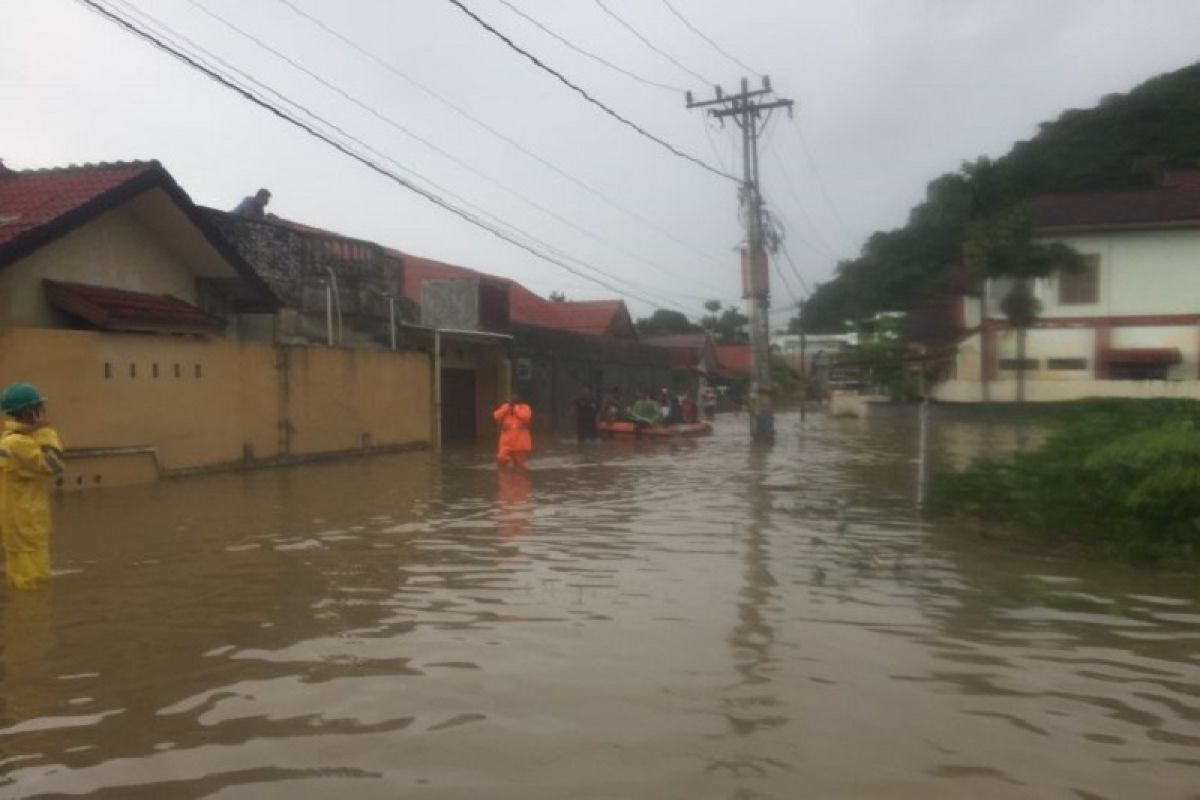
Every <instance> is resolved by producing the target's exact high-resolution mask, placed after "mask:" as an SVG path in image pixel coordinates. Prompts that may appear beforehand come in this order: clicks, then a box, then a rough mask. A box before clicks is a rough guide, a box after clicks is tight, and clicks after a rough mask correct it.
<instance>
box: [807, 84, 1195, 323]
mask: <svg viewBox="0 0 1200 800" xmlns="http://www.w3.org/2000/svg"><path fill="white" fill-rule="evenodd" d="M1197 165H1200V62H1198V63H1196V64H1193V65H1191V66H1189V67H1186V68H1184V69H1181V70H1179V71H1177V72H1171V73H1167V74H1165V75H1160V76H1158V77H1156V78H1153V79H1151V80H1149V81H1146V82H1145V83H1143V84H1142V85H1141V86H1138V87H1137V88H1136V89H1134V90H1132V91H1130V92H1128V93H1127V94H1112V95H1108V96H1106V97H1105V98H1104V99H1103V100H1101V101H1100V104H1099V105H1098V106H1096V107H1095V108H1090V109H1086V110H1078V109H1072V110H1068V111H1064V112H1063V113H1062V114H1061V115H1060V116H1059V118H1058V119H1057V120H1055V121H1053V122H1047V123H1043V124H1042V125H1041V126H1040V128H1039V131H1038V133H1037V135H1036V136H1034V137H1033V138H1032V139H1030V140H1029V141H1025V142H1018V143H1017V144H1016V145H1015V146H1014V147H1013V149H1012V150H1011V151H1010V152H1009V153H1008V154H1007V155H1005V156H1003V157H1001V158H999V159H997V160H995V161H990V160H988V159H984V158H981V159H979V160H977V161H974V162H968V163H964V164H963V166H962V168H961V169H960V170H959V171H958V172H953V173H947V174H945V175H942V176H941V177H939V178H936V179H935V180H933V181H932V182H931V183H930V184H929V186H928V188H927V190H926V195H925V200H924V201H923V202H922V203H920V204H919V205H917V206H916V207H915V208H913V210H912V211H911V212H910V214H909V221H908V223H907V224H906V225H905V226H904V227H902V228H897V229H895V230H891V231H881V232H877V233H875V234H873V235H872V236H871V237H870V238H869V239H868V240H867V242H866V244H865V245H864V246H863V249H862V253H861V255H859V257H858V258H855V259H853V260H850V261H843V262H842V263H841V264H839V265H838V268H837V273H836V275H835V277H834V278H833V279H831V280H830V281H828V282H827V283H824V284H822V285H820V286H819V287H817V289H816V291H814V292H813V295H812V297H811V298H810V299H809V301H808V303H807V305H806V309H805V328H807V329H808V330H809V331H831V330H840V329H841V327H842V324H843V323H844V321H845V320H849V319H855V318H858V317H861V316H863V315H867V314H871V313H873V312H875V311H883V310H894V309H908V308H914V307H917V306H920V305H922V304H923V303H924V302H925V301H926V300H929V299H931V298H933V297H936V296H938V295H939V294H942V293H944V292H946V291H947V290H949V289H951V278H952V274H953V272H954V270H953V267H954V265H956V264H957V263H958V262H959V260H960V254H961V247H962V239H963V231H964V226H965V224H966V222H967V220H968V218H969V217H970V216H971V214H972V209H974V208H978V207H980V205H987V204H988V203H989V197H990V198H993V199H994V198H995V197H1002V198H1003V199H1004V200H1005V202H1008V201H1013V202H1019V201H1020V200H1022V199H1026V198H1029V197H1032V196H1033V195H1036V194H1039V193H1042V192H1048V191H1086V190H1094V189H1121V188H1137V187H1144V186H1153V185H1155V184H1156V183H1157V181H1158V179H1159V176H1160V173H1161V171H1162V170H1163V169H1164V168H1169V167H1180V166H1197ZM992 205H994V202H993V203H992Z"/></svg>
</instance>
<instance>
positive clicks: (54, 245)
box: [0, 198, 197, 328]
mask: <svg viewBox="0 0 1200 800" xmlns="http://www.w3.org/2000/svg"><path fill="white" fill-rule="evenodd" d="M149 200H150V198H147V201H149ZM42 278H51V279H53V280H59V281H73V282H76V283H88V284H93V285H97V286H108V287H112V288H114V289H127V290H130V291H136V292H146V293H148V294H169V295H173V296H175V297H178V298H179V299H181V300H186V301H187V302H189V303H195V302H196V299H197V298H196V275H195V272H194V270H193V269H192V268H191V267H190V266H189V265H187V264H185V263H184V262H183V261H182V260H181V259H180V258H179V257H178V256H176V255H175V254H174V253H172V252H171V251H170V250H169V249H168V248H167V246H166V245H165V244H164V243H163V242H162V240H161V239H160V238H159V237H158V236H156V235H155V234H154V233H153V231H151V230H149V229H148V228H147V226H146V225H145V224H143V223H142V222H141V220H140V219H139V218H138V216H137V214H136V213H135V210H134V207H133V206H131V205H124V206H120V207H119V208H115V209H113V210H112V211H108V212H106V213H104V214H102V215H100V216H99V217H97V218H96V219H95V220H93V221H92V222H90V223H88V224H87V225H83V226H81V227H79V228H76V229H75V230H73V231H71V232H70V233H68V234H66V235H64V236H62V237H61V238H58V239H56V240H54V241H52V242H50V243H49V244H47V245H45V246H44V247H41V248H39V249H38V250H36V251H34V252H33V253H31V254H30V255H28V256H26V257H25V258H22V259H21V260H19V261H17V262H15V263H13V264H10V265H9V266H7V267H5V268H4V269H3V270H0V328H7V327H54V326H60V325H62V323H63V317H62V315H60V314H58V313H57V312H55V311H54V310H53V309H52V308H50V304H49V303H47V302H46V296H45V292H44V290H43V288H42Z"/></svg>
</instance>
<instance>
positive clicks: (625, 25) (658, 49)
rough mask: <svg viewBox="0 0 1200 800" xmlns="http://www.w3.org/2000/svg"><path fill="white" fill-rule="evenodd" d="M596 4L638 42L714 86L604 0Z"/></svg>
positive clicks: (596, 0) (689, 73)
mask: <svg viewBox="0 0 1200 800" xmlns="http://www.w3.org/2000/svg"><path fill="white" fill-rule="evenodd" d="M594 2H595V3H596V5H598V6H600V9H601V10H602V11H604V13H605V14H608V15H609V16H610V17H612V18H613V19H615V20H616V21H617V24H618V25H620V26H621V27H622V28H624V29H625V30H627V31H629V32H630V33H632V34H633V35H634V36H636V37H637V38H638V41H640V42H641V43H642V44H644V45H646V47H649V48H650V49H651V50H653V51H654V52H656V53H658V54H659V55H660V56H662V57H663V58H665V59H666V60H667V61H670V62H671V63H672V64H674V65H675V66H677V67H679V68H680V69H681V70H683V71H684V72H686V73H687V74H688V75H691V76H692V77H693V78H695V79H696V80H698V81H700V82H701V83H703V84H705V85H708V86H712V85H713V82H712V81H710V80H709V79H708V78H706V77H704V76H703V75H701V74H700V73H699V72H696V71H695V70H694V69H690V68H688V67H687V66H685V65H684V64H682V63H681V62H680V61H678V60H677V59H676V58H675V57H674V56H673V55H671V54H670V53H668V52H667V51H666V50H663V49H662V48H661V47H659V46H658V45H656V44H654V42H652V41H650V40H649V39H647V38H646V37H645V36H643V35H642V33H641V31H639V30H638V29H637V28H635V27H633V26H632V25H630V24H629V23H628V22H626V21H625V20H624V19H622V18H621V17H620V16H618V15H617V13H616V12H615V11H613V10H612V9H611V8H609V7H608V6H606V5H604V0H594Z"/></svg>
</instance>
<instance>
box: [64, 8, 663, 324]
mask: <svg viewBox="0 0 1200 800" xmlns="http://www.w3.org/2000/svg"><path fill="white" fill-rule="evenodd" d="M76 2H79V3H81V4H82V5H84V6H86V7H88V8H89V9H91V10H92V11H94V12H95V13H97V14H100V15H101V16H103V17H105V18H107V19H108V20H109V21H111V22H113V23H114V24H116V25H118V26H119V27H121V28H123V29H125V30H127V31H128V32H130V33H132V34H133V35H135V36H137V37H138V38H140V39H142V40H143V41H145V42H148V43H149V44H151V45H152V46H154V47H156V48H158V49H159V50H162V51H163V52H165V53H168V54H169V55H171V56H172V57H174V58H176V59H177V60H179V61H181V62H183V63H184V64H186V65H187V66H189V67H191V68H192V69H195V70H197V71H199V72H201V73H202V74H204V75H205V76H207V77H208V78H209V79H211V80H213V81H215V82H216V83H218V84H220V85H222V86H224V87H225V88H227V89H230V90H232V91H233V92H235V93H236V94H238V95H239V96H241V97H242V98H243V99H245V100H248V101H249V102H251V103H253V104H254V105H257V106H259V107H260V108H262V109H264V110H266V111H269V112H270V113H271V114H273V115H275V116H276V117H278V118H279V119H281V120H283V121H285V122H288V123H289V124H291V125H293V126H295V127H297V128H299V129H300V130H302V131H304V132H305V133H307V134H309V135H310V136H312V137H314V138H316V139H318V140H320V141H323V142H325V143H326V144H327V145H329V146H330V147H332V148H334V149H335V150H337V151H338V152H340V153H342V154H343V155H345V156H348V157H349V158H352V159H354V160H355V161H357V162H359V163H360V164H362V165H363V166H365V167H367V168H368V169H370V170H371V171H373V172H375V173H377V174H379V175H381V176H383V177H385V178H387V179H389V180H391V181H392V182H394V183H396V184H397V185H399V186H401V187H402V188H404V189H408V190H409V191H411V192H413V193H415V194H417V195H419V196H421V197H422V198H424V199H425V200H427V201H429V202H430V203H433V204H434V205H436V206H438V207H439V208H442V209H443V210H445V211H449V212H450V213H452V214H454V215H455V216H457V217H459V218H461V219H463V220H464V221H466V222H468V223H470V224H471V225H474V226H475V227H478V228H481V229H483V230H485V231H487V232H488V233H491V234H492V235H493V236H496V237H497V238H499V239H501V240H503V241H506V242H508V243H509V244H512V245H514V246H516V247H518V248H520V249H521V250H524V251H526V252H528V253H530V254H531V255H533V256H535V257H537V258H539V259H541V260H543V261H546V262H548V263H551V264H554V265H555V266H558V267H560V268H562V269H564V270H566V271H567V272H569V273H571V274H573V275H575V276H576V277H579V278H582V279H584V280H586V281H588V282H589V283H593V284H596V285H598V286H601V287H603V288H605V289H607V290H609V291H611V292H615V293H616V294H618V295H621V296H622V297H626V298H629V299H634V300H637V301H639V302H642V303H645V304H647V305H649V306H651V307H655V306H657V305H658V304H657V303H655V302H654V301H652V300H648V299H647V298H645V297H642V296H640V295H637V294H634V293H633V292H629V291H624V290H621V289H618V288H617V287H615V286H613V285H611V284H609V283H608V282H606V281H604V280H602V279H600V278H596V277H594V276H592V275H590V274H587V273H586V272H583V271H581V270H579V269H577V268H575V267H572V266H571V265H570V264H568V263H566V262H564V261H563V260H561V259H558V258H555V257H553V256H552V255H547V254H546V253H543V252H541V251H539V250H538V249H537V248H535V247H532V246H531V245H529V244H527V243H525V242H523V241H521V240H519V239H518V238H516V237H515V236H513V235H511V234H509V233H507V232H506V231H503V230H500V229H498V228H495V227H493V226H491V225H488V224H487V223H485V222H484V221H483V220H481V219H479V218H478V217H475V216H474V215H472V214H470V213H468V212H466V211H463V210H462V209H460V208H458V207H456V206H454V205H453V204H451V203H449V202H447V201H446V200H445V199H443V198H442V197H440V196H438V195H437V194H435V193H434V192H432V191H430V190H428V189H426V188H424V187H422V186H419V185H417V184H415V183H413V182H412V181H410V180H407V179H406V178H403V177H401V176H400V175H397V174H396V173H394V172H392V171H390V170H388V169H386V168H385V167H382V166H380V165H379V164H378V163H376V162H374V161H372V160H371V159H369V158H367V157H366V156H364V155H362V154H361V153H358V152H356V151H355V150H354V149H352V148H351V147H349V146H347V145H346V144H344V143H343V142H340V141H338V140H337V139H336V138H334V137H333V136H332V135H330V134H328V133H326V132H324V131H321V130H319V129H317V128H316V127H314V126H313V125H311V124H309V123H307V122H305V121H303V120H301V119H298V118H297V117H296V116H295V115H294V114H293V113H290V112H289V111H287V110H285V109H281V108H279V107H277V106H275V105H272V104H271V103H270V102H269V101H267V100H264V99H263V98H261V97H259V96H258V95H256V94H254V93H253V92H252V91H250V90H249V89H247V88H245V87H244V86H241V85H239V84H237V83H236V82H235V81H233V80H231V79H229V78H228V77H226V76H224V75H221V74H220V73H219V72H217V71H216V70H214V69H212V68H211V67H209V66H206V65H204V64H202V63H200V62H199V61H197V60H196V59H195V58H193V57H191V56H189V55H188V54H186V53H183V52H182V51H180V50H179V49H177V48H175V47H173V46H172V45H170V44H168V43H167V42H165V41H163V40H162V39H161V38H159V37H157V36H155V35H154V34H153V33H150V32H148V31H146V30H145V29H143V28H141V27H139V26H138V25H137V24H136V23H134V22H131V21H130V20H128V19H126V18H125V17H123V16H121V14H119V13H117V12H115V11H113V10H112V9H110V8H107V7H105V6H104V5H102V4H101V3H99V2H98V1H97V0H76Z"/></svg>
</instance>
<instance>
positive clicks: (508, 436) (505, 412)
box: [492, 392, 533, 467]
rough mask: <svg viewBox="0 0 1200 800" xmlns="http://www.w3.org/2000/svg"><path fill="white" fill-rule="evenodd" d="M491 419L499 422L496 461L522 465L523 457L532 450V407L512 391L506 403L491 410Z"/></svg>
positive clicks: (501, 463) (523, 462) (503, 464)
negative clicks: (530, 424) (530, 426)
mask: <svg viewBox="0 0 1200 800" xmlns="http://www.w3.org/2000/svg"><path fill="white" fill-rule="evenodd" d="M492 419H494V420H496V422H498V423H499V424H500V444H499V447H498V448H497V450H496V462H497V463H499V464H500V465H501V466H505V465H511V466H516V467H524V466H525V459H526V458H528V457H529V452H530V451H531V450H533V438H532V437H531V436H530V435H529V423H530V422H531V421H532V420H533V409H531V408H530V407H529V406H528V405H527V404H525V403H522V402H521V397H520V396H519V395H518V394H516V393H515V392H514V393H513V395H512V397H511V398H510V399H509V401H508V402H507V403H503V404H502V405H501V406H500V407H499V408H497V409H496V410H495V411H493V412H492Z"/></svg>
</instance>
